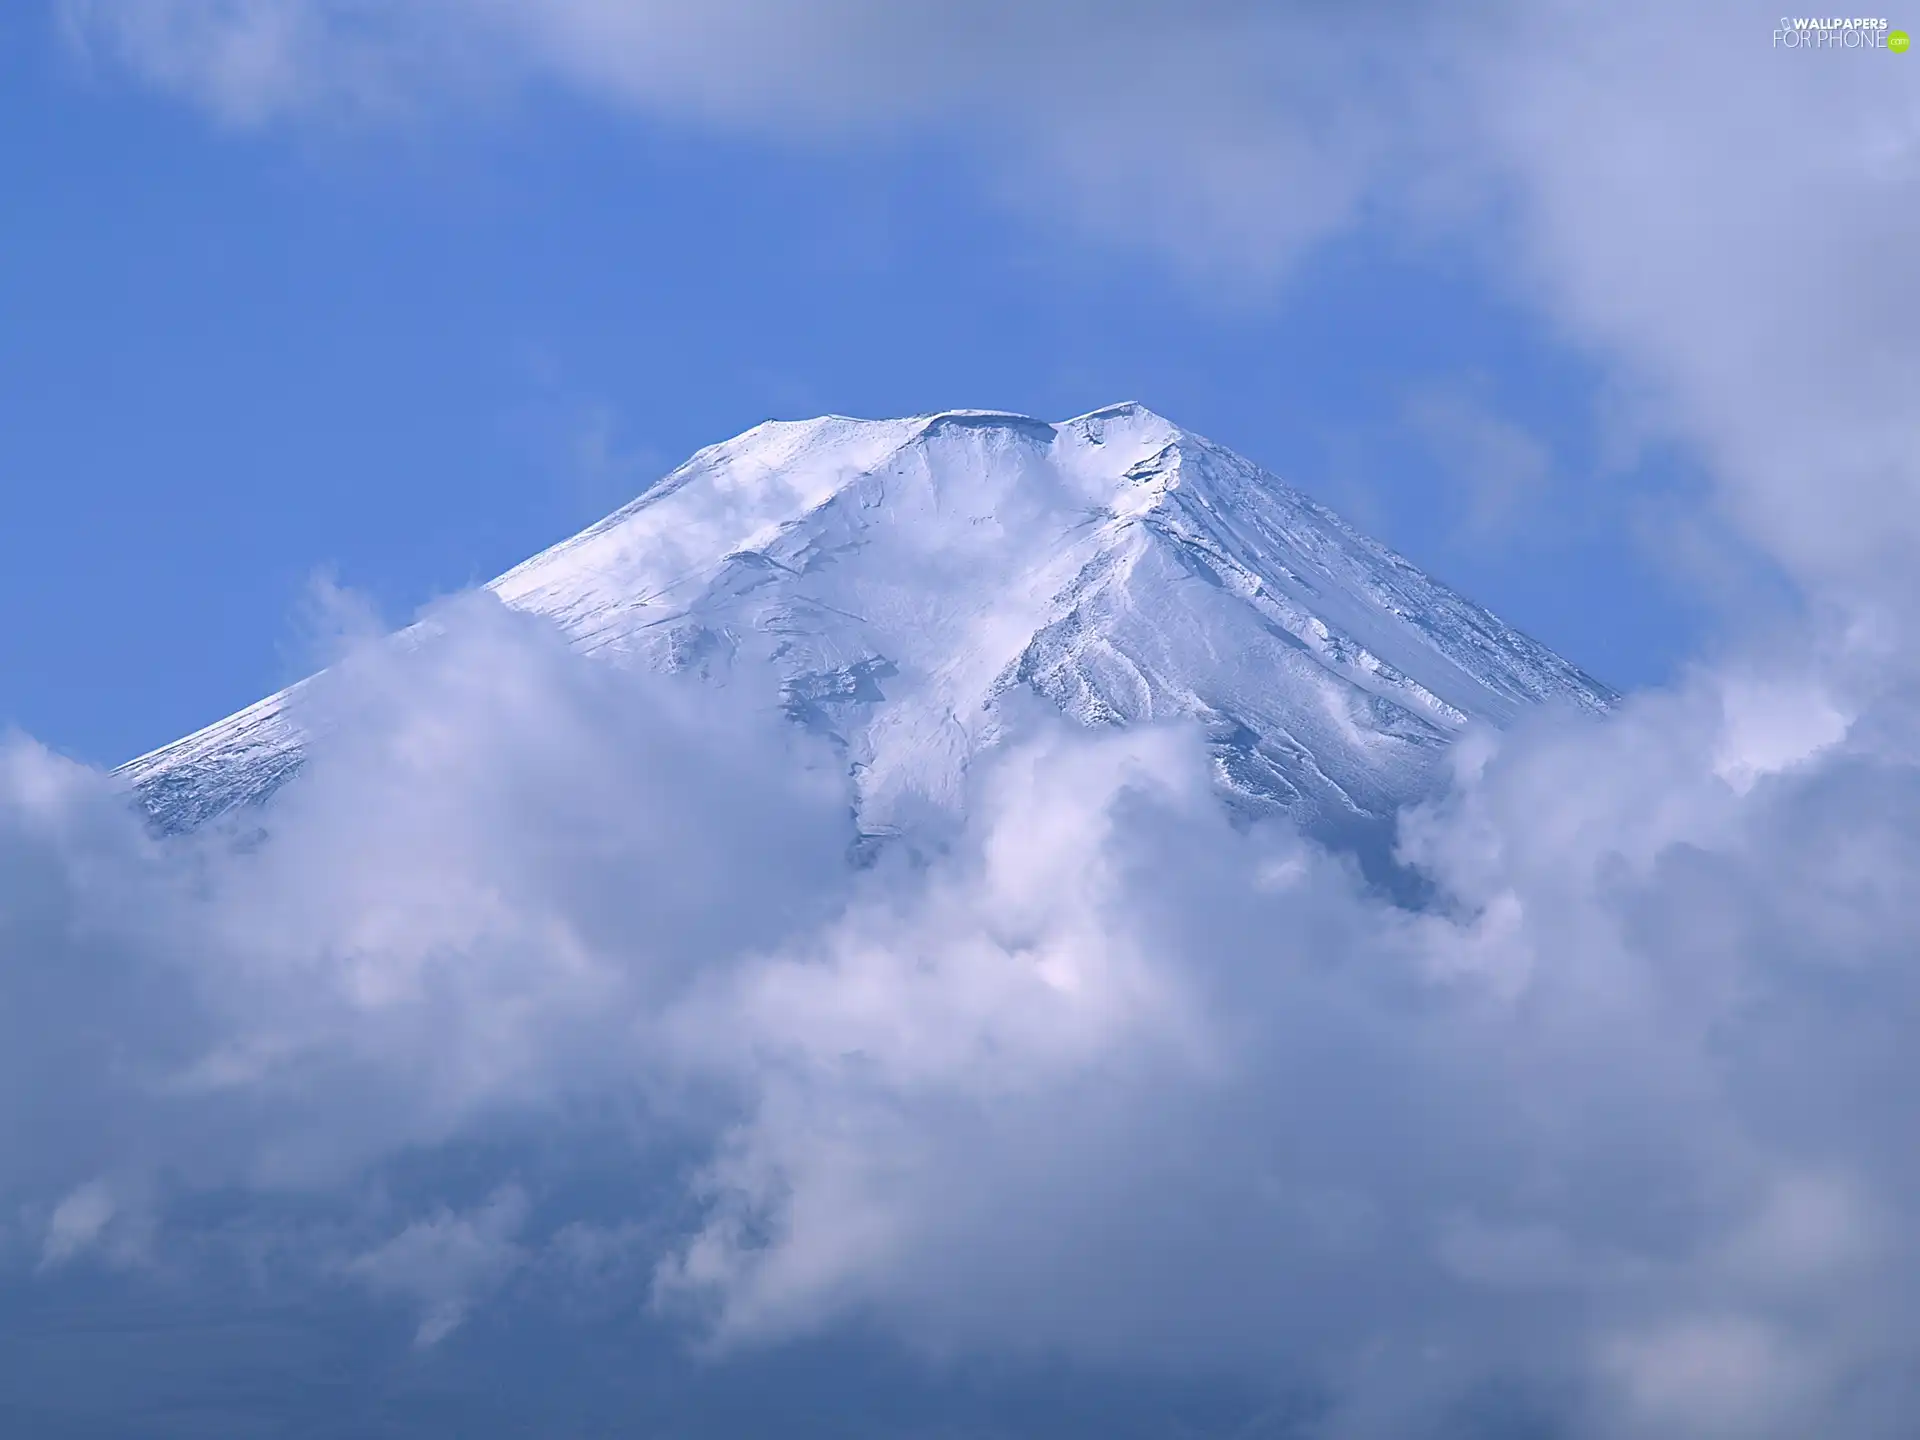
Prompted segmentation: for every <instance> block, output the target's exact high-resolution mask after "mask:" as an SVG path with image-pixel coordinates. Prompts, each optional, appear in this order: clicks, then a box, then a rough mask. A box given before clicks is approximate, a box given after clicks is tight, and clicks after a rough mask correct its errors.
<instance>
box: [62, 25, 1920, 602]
mask: <svg viewBox="0 0 1920 1440" xmlns="http://www.w3.org/2000/svg"><path fill="white" fill-rule="evenodd" d="M62 9H63V13H64V14H65V16H66V18H67V21H68V28H69V30H70V32H71V33H72V34H74V35H75V36H76V37H77V39H78V42H79V44H80V45H81V47H82V48H83V50H84V51H85V52H86V53H89V54H93V55H96V56H100V57H103V58H107V59H111V60H114V61H117V62H119V63H122V64H124V65H125V66H126V67H128V68H130V69H131V70H132V72H133V73H135V74H137V75H139V76H141V77H142V78H144V79H145V80H147V81H149V82H151V83H153V84H155V85H157V86H160V87H161V88H163V89H166V90H169V91H172V92H175V93H178V94H182V95H185V96H187V97H189V98H191V99H194V100H196V101H198V102H199V103H202V104H204V105H206V106H207V107H209V108H210V109H211V110H212V111H214V112H215V113H216V114H218V115H221V116H223V117H225V118H227V119H229V120H232V121H235V122H238V123H254V124H258V123H268V122H275V121H283V120H296V119H302V118H306V119H313V118H321V119H326V120H339V119H341V118H342V117H348V118H352V117H358V118H359V119H361V120H366V119H369V118H371V119H381V118H385V117H391V116H393V115H396V114H401V115H418V114H420V113H422V112H431V111H435V110H438V109H441V108H443V107H444V106H445V105H446V103H447V102H448V101H449V100H457V101H463V102H464V100H466V99H468V98H470V97H472V96H474V95H476V94H483V95H499V94H502V93H507V92H511V91H512V90H514V89H516V88H518V87H521V86H525V85H529V84H536V85H537V84H544V83H558V84H560V85H563V86H568V87H571V88H574V89H577V90H580V91H583V92H585V93H587V94H590V95H592V96H595V97H599V98H602V99H604V100H605V101H607V102H608V103H610V104H612V105H614V106H616V107H624V108H631V109H634V110H637V111H640V112H644V113H646V114H649V115H653V116H658V117H662V118H664V119H667V120H673V121H680V122H684V123H691V124H697V125H707V126H719V127H724V128H727V129H731V130H737V131H745V132H747V133H751V134H757V135H761V136H764V137H767V138H769V139H770V140H772V141H774V142H775V143H782V144H787V143H814V144H839V143H865V144H874V143H879V144H887V143H892V142H893V141H895V140H896V139H898V138H899V137H902V136H906V135H915V134H934V135H940V136H951V137H957V138H959V139H960V140H961V141H962V142H963V145H962V151H963V153H965V152H966V151H968V150H969V149H970V150H971V153H973V154H974V155H975V156H976V158H977V162H978V163H977V169H976V171H975V174H974V176H973V177H972V178H971V180H969V181H966V182H964V183H971V184H977V185H983V186H987V187H990V188H991V187H998V188H1000V189H1002V190H1003V191H1004V192H1005V193H1006V194H1007V195H1008V196H1009V197H1012V198H1015V199H1017V200H1018V201H1019V203H1021V204H1023V205H1026V206H1029V207H1031V208H1032V209H1034V210H1035V211H1036V213H1041V214H1050V215H1054V216H1057V217H1059V218H1061V219H1063V220H1066V221H1068V222H1070V223H1072V224H1075V225H1078V226H1080V227H1082V228H1083V230H1084V231H1085V233H1088V234H1092V235H1097V236H1103V237H1106V238H1107V239H1109V240H1111V241H1115V242H1117V243H1120V244H1124V245H1130V246H1145V247H1148V248H1150V249H1152V250H1154V251H1156V252H1158V253H1159V254H1161V255H1163V256H1165V257H1167V258H1168V259H1169V260H1171V261H1172V262H1173V263H1175V264H1176V265H1178V266H1180V267H1181V268H1183V269H1185V270H1189V271H1192V272H1194V273H1195V274H1198V275H1204V276H1208V277H1211V278H1212V279H1213V280H1215V281H1217V282H1219V283H1222V284H1224V285H1226V286H1228V287H1229V288H1230V289H1232V290H1234V291H1236V292H1238V291H1243V290H1244V288H1245V287H1246V285H1247V284H1248V282H1249V281H1251V282H1253V283H1254V284H1255V285H1256V286H1257V285H1261V284H1265V283H1266V282H1269V281H1271V280H1272V279H1274V278H1275V277H1277V276H1281V275H1283V274H1284V273H1285V272H1286V271H1287V270H1288V268H1289V267H1290V266H1291V265H1292V264H1293V262H1294V261H1296V260H1297V259H1298V258H1299V257H1300V256H1301V255H1302V254H1303V253H1305V252H1306V251H1307V250H1308V249H1310V248H1311V247H1313V246H1314V245H1316V244H1318V243H1320V242H1323V241H1325V240H1326V239H1328V238H1329V237H1332V236H1337V235H1339V234H1340V233H1342V232H1343V231H1345V230H1347V229H1349V228H1350V227H1352V226H1353V225H1354V224H1355V223H1356V222H1358V221H1360V220H1362V219H1364V218H1367V217H1372V218H1375V219H1379V220H1382V221H1383V222H1384V223H1388V224H1391V225H1392V227H1393V228H1394V229H1395V230H1396V231H1397V232H1399V233H1401V234H1403V235H1412V236H1415V237H1418V236H1421V235H1425V236H1428V237H1432V236H1434V235H1436V234H1440V233H1451V234H1453V235H1455V236H1464V237H1467V238H1468V239H1469V240H1470V241H1471V243H1473V244H1474V245H1476V246H1477V247H1478V248H1479V249H1480V250H1481V252H1482V253H1483V254H1484V256H1485V258H1486V262H1487V266H1488V269H1489V271H1490V272H1492V273H1493V274H1494V275H1496V277H1498V278H1500V279H1501V280H1503V281H1504V282H1505V283H1508V284H1510V285H1511V287H1512V288H1513V290H1514V293H1515V294H1517V295H1519V296H1521V297H1523V298H1525V299H1526V300H1528V301H1530V302H1531V303H1534V304H1535V305H1537V306H1538V307H1539V308H1540V309H1541V311H1542V313H1543V314H1544V315H1545V317H1546V318H1547V319H1548V320H1549V322H1550V323H1551V324H1552V325H1553V326H1554V327H1555V328H1557V329H1558V330H1559V331H1560V332H1561V333H1563V334H1565V335H1566V336H1567V337H1569V339H1571V340H1572V341H1573V342H1574V343H1576V344H1577V345H1578V346H1580V347H1582V348H1584V349H1585V350H1587V351H1589V352H1590V353H1592V354H1593V355H1595V356H1597V357H1598V358H1600V359H1601V360H1602V361H1603V362H1604V363H1605V365H1606V367H1607V371H1608V377H1609V384H1610V386H1611V393H1612V394H1613V395H1615V396H1616V397H1618V396H1632V397H1635V407H1636V411H1637V413H1636V414H1635V415H1634V416H1633V417H1632V425H1631V428H1632V429H1633V430H1634V431H1635V432H1637V433H1639V434H1641V435H1643V436H1646V437H1650V438H1659V439H1670V440H1677V441H1678V442H1680V443H1681V444H1683V445H1685V446H1686V447H1688V448H1689V449H1691V450H1692V451H1694V452H1696V453H1697V454H1698V455H1699V456H1700V457H1701V458H1702V459H1703V460H1704V461H1705V463H1706V465H1707V466H1708V468H1709V471H1710V473H1711V475H1712V477H1713V480H1714V482H1715V484H1716V486H1717V493H1718V496H1719V499H1720V502H1721V504H1722V506H1723V508H1724V513H1725V515H1726V516H1727V517H1728V518H1730V519H1731V520H1732V521H1733V522H1734V523H1735V524H1736V525H1737V526H1739V527H1740V528H1741V530H1742V531H1743V532H1744V533H1745V534H1746V535H1747V536H1748V537H1749V538H1750V539H1752V540H1753V541H1755V542H1756V543H1758V544H1759V545H1760V546H1761V547H1762V548H1763V549H1764V550H1765V551H1766V552H1767V553H1768V554H1770V555H1772V556H1775V557H1777V558H1778V559H1780V560H1781V561H1783V562H1784V563H1785V564H1786V565H1787V566H1788V567H1789V568H1790V570H1791V571H1792V572H1793V573H1794V574H1795V575H1796V576H1797V577H1798V578H1799V579H1800V580H1802V581H1803V582H1808V583H1810V584H1812V585H1813V586H1815V587H1816V588H1817V589H1818V590H1819V591H1820V592H1821V593H1822V594H1823V596H1825V595H1837V596H1839V597H1840V598H1841V599H1842V600H1843V601H1844V602H1845V603H1847V604H1850V605H1860V604H1875V605H1877V604H1885V603H1888V601H1889V598H1890V597H1891V598H1892V599H1894V600H1896V601H1898V603H1899V604H1901V605H1902V606H1905V605H1906V604H1907V603H1908V602H1909V601H1910V600H1911V599H1912V597H1911V596H1910V595H1909V594H1908V591H1909V588H1910V587H1909V585H1908V582H1907V578H1906V577H1907V574H1908V572H1909V569H1910V567H1908V566H1907V565H1906V564H1905V563H1904V557H1905V556H1906V555H1907V554H1909V553H1910V552H1911V551H1912V550H1913V548H1914V547H1915V544H1916V542H1920V499H1916V497H1920V477H1916V475H1915V472H1914V468H1913V465H1914V462H1913V458H1912V457H1913V456H1914V455H1915V454H1916V453H1920V443H1917V442H1920V431H1917V430H1916V426H1920V419H1916V418H1915V415H1914V411H1913V407H1912V406H1911V404H1910V403H1909V397H1911V395H1912V394H1913V393H1914V392H1915V390H1916V387H1917V386H1920V339H1917V338H1916V337H1920V293H1916V290H1915V287H1913V286H1911V285H1907V284H1903V283H1902V281H1901V274H1902V266H1903V264H1904V263H1905V258H1906V257H1907V256H1909V255H1910V254H1911V253H1913V251H1914V249H1915V248H1916V244H1920V202H1916V200H1915V198H1914V197H1915V195H1916V194H1917V193H1920V190H1916V187H1915V186H1914V185H1913V183H1912V181H1913V176H1914V173H1915V167H1916V165H1917V164H1920V100H1916V98H1915V95H1914V92H1913V88H1912V86H1911V85H1910V84H1909V83H1908V80H1909V78H1910V77H1909V76H1908V74H1907V73H1906V72H1907V71H1908V70H1910V69H1911V68H1912V67H1911V65H1910V64H1908V63H1906V62H1905V61H1902V60H1900V59H1898V58H1897V57H1893V56H1889V55H1887V54H1884V53H1877V54H1868V53H1863V52H1858V51H1849V52H1828V53H1817V54H1815V53H1793V54H1788V53H1784V52H1779V51H1776V50H1774V49H1773V47H1772V44H1771V30H1772V27H1773V25H1774V24H1775V18H1774V17H1770V16H1766V15H1762V14H1758V13H1756V12H1754V11H1753V10H1752V8H1751V7H1748V6H1742V5H1739V4H1735V3H1733V0H1711V3H1707V4H1697V5H1692V6H1688V7H1686V8H1685V9H1684V10H1682V11H1676V10H1675V9H1673V7H1671V6H1664V5H1656V4H1652V3H1645V0H1640V3H1617V4H1611V5H1605V6H1596V5H1589V4H1583V3H1574V0H1561V3H1551V4H1546V5H1539V4H1528V5H1521V4H1515V3H1477V4H1474V5H1470V6H1467V7H1465V8H1462V7H1449V8H1447V9H1445V10H1436V9H1434V8H1432V7H1422V6H1412V5H1404V4H1398V3H1392V0H1381V3H1375V4H1370V5H1362V6H1343V7H1326V6H1314V5H1308V4H1299V5H1273V4H1260V3H1230V0H1220V3H1210V4H1203V5H1192V4H1177V5H1176V4H1162V3H1151V0H1138V3H1129V4H1126V5H1122V6H1118V7H1116V6H1113V5H1095V4H1091V3H1087V0H1050V3H1044V4H1022V5H1012V4H1004V3H999V0H974V3H962V4H947V3H934V0H925V3H892V4H881V3H873V0H835V3H832V4H827V5H809V6H804V7H797V6H791V5H780V4H766V3H764V0H718V3H707V4H701V5H686V4H680V3H670V0H646V3H638V4H635V3H608V0H420V3H416V4H412V5H404V6H370V5H365V4H361V3H357V0H275V3H264V0H262V3H250V0H158V3H150V0H65V3H64V5H63V7H62ZM1506 448H1507V449H1508V450H1509V451H1511V449H1512V447H1511V446H1507V447H1506ZM1509 458H1512V457H1511V455H1510V456H1509ZM1522 465H1523V468H1529V467H1530V462H1527V461H1524V460H1523V461H1522Z"/></svg>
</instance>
